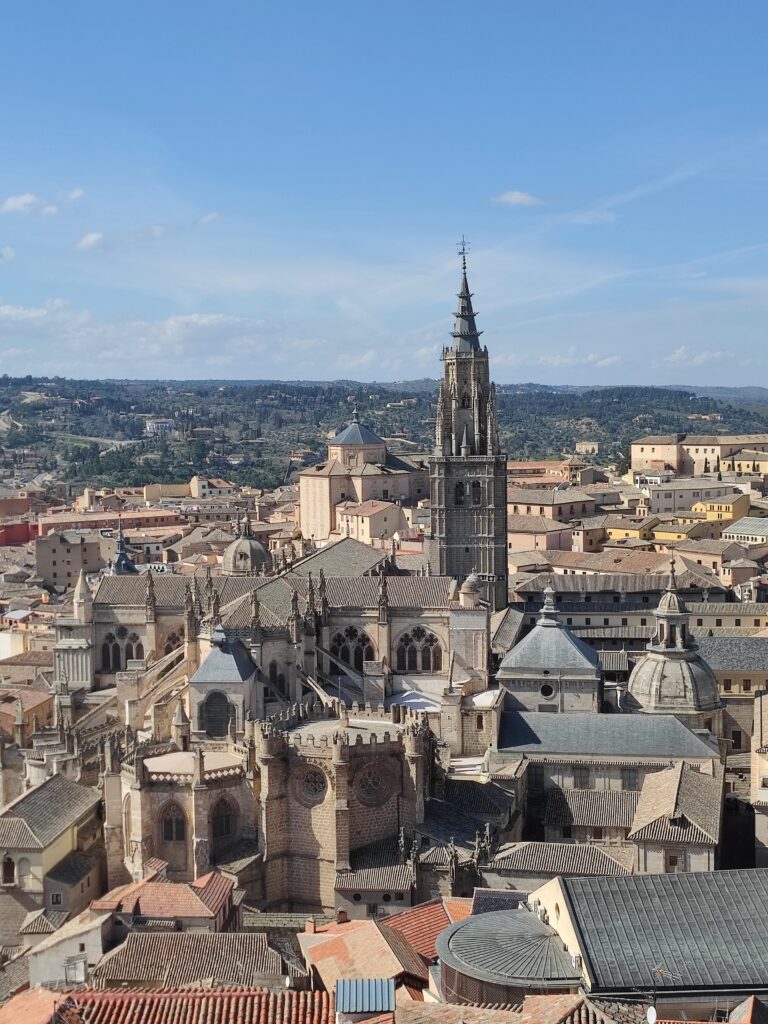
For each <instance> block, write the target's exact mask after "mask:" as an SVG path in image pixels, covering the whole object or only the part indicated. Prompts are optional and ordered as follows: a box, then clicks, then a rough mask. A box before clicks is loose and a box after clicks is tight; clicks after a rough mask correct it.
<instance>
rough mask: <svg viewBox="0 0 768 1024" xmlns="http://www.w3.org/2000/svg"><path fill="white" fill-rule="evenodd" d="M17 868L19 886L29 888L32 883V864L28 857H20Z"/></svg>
mask: <svg viewBox="0 0 768 1024" xmlns="http://www.w3.org/2000/svg"><path fill="white" fill-rule="evenodd" d="M17 870H18V879H19V887H20V888H22V889H28V888H29V887H30V885H31V883H32V865H31V864H30V862H29V858H28V857H19V863H18V865H17Z"/></svg>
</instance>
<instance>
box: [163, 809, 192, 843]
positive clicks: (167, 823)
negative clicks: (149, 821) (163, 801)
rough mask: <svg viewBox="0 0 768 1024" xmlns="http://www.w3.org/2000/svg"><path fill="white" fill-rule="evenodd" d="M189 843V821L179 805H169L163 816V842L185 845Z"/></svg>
mask: <svg viewBox="0 0 768 1024" xmlns="http://www.w3.org/2000/svg"><path fill="white" fill-rule="evenodd" d="M186 841H187V819H186V818H185V817H184V812H183V811H182V809H181V808H180V807H179V805H178V804H169V805H168V806H167V807H166V809H165V813H164V814H163V842H164V843H185V842H186Z"/></svg>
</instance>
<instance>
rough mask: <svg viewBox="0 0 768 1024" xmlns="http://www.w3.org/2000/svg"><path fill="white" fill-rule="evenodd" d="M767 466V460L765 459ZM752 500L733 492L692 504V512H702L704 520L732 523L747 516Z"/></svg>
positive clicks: (741, 493)
mask: <svg viewBox="0 0 768 1024" xmlns="http://www.w3.org/2000/svg"><path fill="white" fill-rule="evenodd" d="M766 466H768V458H766ZM751 504H752V499H751V498H750V496H749V495H748V494H744V493H743V492H742V491H734V493H733V494H725V495H722V496H721V497H719V498H706V499H704V501H697V502H694V504H693V506H692V507H691V511H692V512H703V513H704V515H705V516H706V518H707V519H708V520H710V521H716V522H733V520H735V519H741V517H742V516H748V515H749V509H750V505H751Z"/></svg>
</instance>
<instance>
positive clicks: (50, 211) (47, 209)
mask: <svg viewBox="0 0 768 1024" xmlns="http://www.w3.org/2000/svg"><path fill="white" fill-rule="evenodd" d="M58 212H59V208H58V206H44V207H43V208H42V210H41V211H40V216H41V217H55V216H56V214H57V213H58Z"/></svg>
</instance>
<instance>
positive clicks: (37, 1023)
mask: <svg viewBox="0 0 768 1024" xmlns="http://www.w3.org/2000/svg"><path fill="white" fill-rule="evenodd" d="M57 996H58V997H59V1002H58V1007H57V1010H58V1014H59V1016H60V1019H63V1020H64V1021H66V1024H85V1022H86V1021H87V1022H88V1024H156V1022H157V1021H179V1022H182V1021H183V1024H214V1022H221V1021H236V1022H237V1024H333V1019H334V1013H333V998H332V996H330V995H329V994H328V993H327V992H270V991H268V990H267V989H245V988H228V989H203V988H189V989H155V990H154V991H152V990H147V989H143V990H142V989H133V990H131V989H121V990H120V991H109V990H107V991H91V990H81V991H75V992H71V993H69V994H68V995H62V994H60V993H57ZM14 1002H15V1000H14ZM12 1007H13V1003H10V1004H9V1005H8V1006H7V1007H6V1008H5V1009H6V1011H9V1010H12ZM8 1020H9V1021H11V1020H15V1021H17V1022H18V1017H17V1016H14V1017H8ZM44 1020H45V1022H46V1024H47V1022H48V1021H52V1020H53V1017H52V1016H51V1017H47V1018H44V1019H43V1018H38V1017H37V1016H36V1017H35V1019H34V1024H44Z"/></svg>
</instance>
